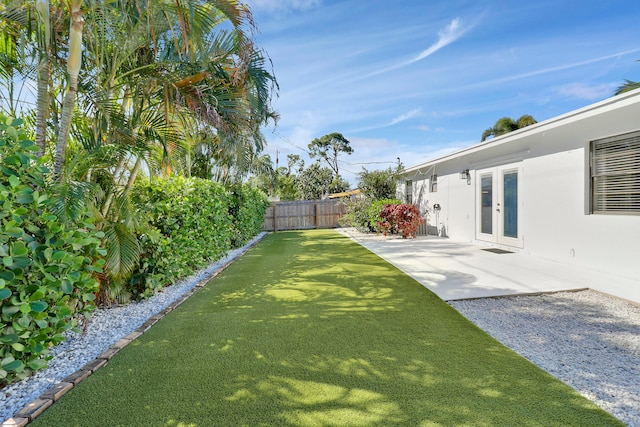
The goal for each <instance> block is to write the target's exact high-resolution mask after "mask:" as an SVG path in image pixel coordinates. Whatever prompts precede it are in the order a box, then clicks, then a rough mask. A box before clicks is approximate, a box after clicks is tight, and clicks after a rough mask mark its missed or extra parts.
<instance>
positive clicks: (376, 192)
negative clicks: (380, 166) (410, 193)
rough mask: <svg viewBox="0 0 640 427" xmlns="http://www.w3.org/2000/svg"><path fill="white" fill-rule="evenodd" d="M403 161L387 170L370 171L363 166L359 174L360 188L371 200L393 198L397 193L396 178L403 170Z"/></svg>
mask: <svg viewBox="0 0 640 427" xmlns="http://www.w3.org/2000/svg"><path fill="white" fill-rule="evenodd" d="M402 168H403V166H402V163H400V162H398V166H396V167H395V168H388V169H387V170H377V171H368V170H367V169H366V168H364V167H363V168H362V172H360V173H359V174H358V180H359V182H358V188H359V189H360V191H361V192H362V194H364V196H365V197H367V198H368V199H371V200H381V199H391V198H394V197H395V194H396V180H397V179H398V176H399V175H400V171H401V170H402Z"/></svg>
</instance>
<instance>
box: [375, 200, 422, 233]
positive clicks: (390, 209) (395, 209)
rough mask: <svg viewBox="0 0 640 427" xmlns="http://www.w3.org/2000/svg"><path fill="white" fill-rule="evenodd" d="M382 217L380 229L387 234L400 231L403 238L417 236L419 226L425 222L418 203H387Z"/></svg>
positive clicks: (381, 213)
mask: <svg viewBox="0 0 640 427" xmlns="http://www.w3.org/2000/svg"><path fill="white" fill-rule="evenodd" d="M380 217H381V218H382V221H380V222H379V223H378V229H379V230H381V231H382V232H383V233H384V234H385V235H386V234H387V233H400V234H402V238H403V239H406V238H407V237H415V236H416V233H417V232H418V227H419V226H420V224H422V223H423V222H424V220H423V219H422V217H421V216H420V210H419V209H418V208H417V207H416V205H409V204H406V203H401V204H388V205H385V206H384V208H382V212H380Z"/></svg>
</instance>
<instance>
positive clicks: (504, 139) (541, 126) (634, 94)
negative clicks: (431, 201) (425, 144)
mask: <svg viewBox="0 0 640 427" xmlns="http://www.w3.org/2000/svg"><path fill="white" fill-rule="evenodd" d="M633 98H638V100H637V102H640V89H634V90H632V91H629V92H625V93H623V94H620V95H616V96H612V97H610V98H607V99H605V100H603V101H599V102H596V103H594V104H590V105H587V106H585V107H582V108H579V109H577V110H573V111H570V112H568V113H565V114H561V115H559V116H556V117H552V118H550V119H547V120H544V121H542V122H538V123H536V124H533V125H530V126H527V127H524V128H522V129H518V130H515V131H513V132H509V133H508V134H505V135H501V136H498V137H494V138H491V139H489V140H487V141H484V142H481V143H479V144H475V145H472V146H470V147H466V148H463V149H461V150H457V151H455V152H453V153H450V154H445V155H444V156H440V157H436V158H434V159H431V160H428V161H426V162H423V163H420V164H418V165H415V166H411V167H408V168H405V169H403V171H402V172H401V173H402V174H406V173H409V172H415V171H418V170H420V169H423V168H425V167H430V166H432V165H434V164H436V163H439V162H442V161H445V160H451V159H455V158H457V157H461V156H463V155H465V154H468V153H472V152H475V151H479V150H482V149H484V148H485V147H490V146H496V147H497V146H500V145H502V144H506V143H508V142H510V141H512V140H514V139H518V138H519V137H520V136H522V135H525V134H531V133H537V132H543V131H545V130H546V129H548V128H552V127H555V126H557V125H559V124H561V122H564V121H567V120H569V119H571V118H574V117H576V116H580V115H583V114H586V113H589V112H592V111H594V110H598V109H601V108H604V107H607V106H610V105H614V104H617V103H620V102H624V101H627V100H629V99H633Z"/></svg>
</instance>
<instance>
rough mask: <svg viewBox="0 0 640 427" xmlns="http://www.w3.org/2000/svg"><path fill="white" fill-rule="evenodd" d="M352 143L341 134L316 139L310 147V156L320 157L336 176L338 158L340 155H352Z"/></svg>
mask: <svg viewBox="0 0 640 427" xmlns="http://www.w3.org/2000/svg"><path fill="white" fill-rule="evenodd" d="M350 144H351V143H350V142H349V140H347V139H346V138H345V137H344V136H342V134H341V133H337V132H334V133H330V134H328V135H325V136H323V137H320V138H316V139H314V140H313V141H311V143H310V144H309V145H308V147H309V156H310V157H311V158H312V159H313V158H315V157H319V158H320V159H322V160H324V161H325V162H327V164H328V165H329V167H330V168H331V169H332V170H333V172H334V173H335V174H336V175H340V173H339V171H338V156H339V155H340V153H345V154H352V153H353V148H351V145H350Z"/></svg>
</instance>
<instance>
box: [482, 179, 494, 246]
mask: <svg viewBox="0 0 640 427" xmlns="http://www.w3.org/2000/svg"><path fill="white" fill-rule="evenodd" d="M480 179H481V183H480V187H481V190H480V191H481V193H482V194H481V200H482V210H481V212H480V221H481V224H480V228H481V230H482V233H484V234H493V178H492V176H491V175H484V176H482V177H481V178H480Z"/></svg>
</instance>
